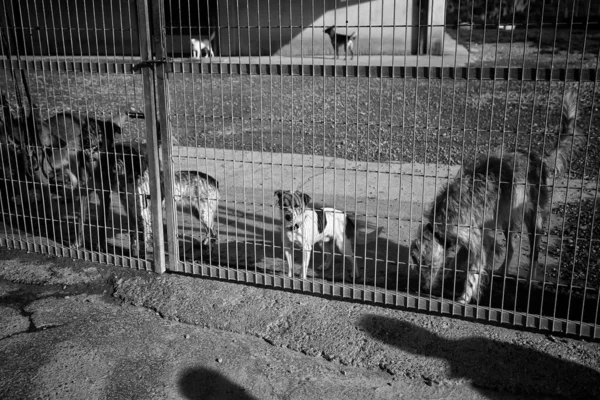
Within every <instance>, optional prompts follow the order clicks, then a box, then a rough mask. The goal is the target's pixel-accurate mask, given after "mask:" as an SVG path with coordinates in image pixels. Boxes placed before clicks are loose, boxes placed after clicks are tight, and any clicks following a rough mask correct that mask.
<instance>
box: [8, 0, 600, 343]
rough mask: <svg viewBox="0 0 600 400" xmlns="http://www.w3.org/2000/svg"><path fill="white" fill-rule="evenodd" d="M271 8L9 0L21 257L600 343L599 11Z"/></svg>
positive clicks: (13, 194) (409, 5)
mask: <svg viewBox="0 0 600 400" xmlns="http://www.w3.org/2000/svg"><path fill="white" fill-rule="evenodd" d="M259 3H260V4H261V5H262V6H258V7H253V6H251V5H250V4H249V3H246V2H241V3H239V2H231V1H225V2H217V1H212V0H209V1H201V2H188V1H172V0H164V1H157V0H153V1H150V2H144V1H142V0H136V1H125V2H118V1H114V0H112V1H108V2H99V1H94V0H85V1H83V2H79V3H77V4H75V3H72V2H67V3H64V4H63V3H61V2H59V1H48V2H41V1H32V2H17V1H10V2H8V4H7V6H6V8H5V10H2V11H0V14H2V20H1V22H2V26H1V27H0V28H1V32H2V33H1V34H2V52H1V54H0V87H1V89H2V95H3V100H2V109H3V113H2V124H1V128H2V132H1V133H2V140H1V141H0V146H1V150H2V151H1V152H0V159H1V161H2V165H3V176H2V181H1V182H0V191H1V192H2V198H1V203H0V211H1V213H2V220H3V224H2V232H1V233H0V245H1V246H4V247H9V248H18V249H26V250H28V251H36V252H42V253H47V254H53V255H58V256H64V257H72V258H77V259H84V260H91V261H96V262H104V263H109V264H114V265H121V266H125V267H130V268H137V269H145V270H151V269H154V270H156V271H158V272H161V271H162V267H163V266H166V268H167V270H169V271H173V272H179V273H186V274H190V275H194V276H205V277H211V278H217V279H224V280H230V281H236V282H244V283H249V284H254V285H261V286H265V287H270V288H279V289H288V290H296V291H301V292H306V293H309V294H317V295H324V296H330V297H335V298H344V299H352V300H357V301H362V302H367V303H373V304H378V305H383V306H390V307H401V308H406V309H412V310H420V311H426V312H431V313H436V314H443V315H448V316H457V317H463V318H469V319H473V320H477V321H482V322H491V323H499V324H503V325H506V326H514V327H522V328H530V329H536V330H539V331H544V332H552V333H563V334H570V335H577V336H582V337H589V338H595V339H597V338H599V337H600V329H599V325H598V324H599V323H600V265H599V264H598V262H597V260H596V259H597V258H598V257H597V255H598V254H600V253H599V251H600V236H598V233H599V232H598V221H597V219H598V210H600V208H599V207H598V201H597V197H598V179H599V177H600V164H599V161H598V159H597V157H595V156H594V155H595V154H597V152H598V149H599V147H600V141H599V138H600V132H598V129H599V128H598V127H600V120H599V115H600V114H599V113H598V100H599V99H598V95H599V94H600V90H599V88H598V80H599V78H598V74H599V71H600V25H599V24H598V23H597V22H596V20H597V16H598V15H599V14H598V13H599V12H600V8H598V6H597V5H596V4H595V3H594V2H592V1H587V0H586V1H578V2H570V3H569V4H570V5H571V6H570V7H568V8H565V4H563V2H557V1H534V0H531V1H524V2H505V1H495V2H494V1H487V2H486V1H484V0H482V1H479V2H477V1H473V2H459V1H453V0H448V1H445V2H444V1H437V0H433V1H427V2H425V1H418V0H416V1H412V0H403V1H387V0H378V1H371V2H367V1H347V2H344V3H343V4H342V3H339V2H338V3H335V2H318V1H316V0H315V1H309V2H306V1H305V2H293V1H289V0H285V1H284V0H280V1H272V0H271V1H265V2H259ZM301 3H302V7H301V6H300V4H301ZM558 9H560V10H561V12H560V13H556V10H558ZM481 10H483V11H481ZM330 26H336V27H337V34H338V36H335V33H334V35H333V36H330V35H329V34H328V33H327V32H326V31H325V30H326V29H327V28H328V27H330ZM192 39H193V40H194V41H193V40H192ZM349 42H352V43H351V44H350V48H349V47H348V46H349ZM336 50H337V51H338V53H339V54H337V55H336ZM346 53H348V54H346ZM571 93H572V95H573V100H572V103H569V104H573V108H567V111H568V112H567V114H569V113H570V112H572V113H571V114H569V115H571V116H575V115H576V119H575V126H577V131H575V132H576V133H577V135H582V138H583V139H582V141H581V143H580V145H577V143H579V142H577V140H578V137H576V138H575V142H576V143H575V145H574V146H573V147H569V146H568V143H570V142H568V140H567V141H566V142H564V143H567V145H564V144H563V148H562V151H563V152H562V153H561V154H560V155H559V158H558V160H559V162H561V160H566V164H565V165H564V171H562V170H561V171H556V172H561V173H560V174H559V173H556V174H555V171H554V169H553V168H552V166H553V165H555V164H556V163H557V161H556V160H557V158H556V157H555V158H554V159H552V158H551V155H552V154H554V153H552V151H553V149H554V148H555V146H556V143H558V142H559V141H560V140H561V138H563V139H562V140H563V141H564V140H565V139H564V138H565V137H571V136H569V135H570V134H572V133H573V131H572V130H569V129H571V128H568V127H569V126H572V125H569V123H572V122H573V120H572V119H571V120H569V121H567V122H568V123H567V124H564V123H561V112H562V104H563V100H564V99H565V98H566V99H569V98H570V97H569V96H571ZM56 121H59V122H58V123H57V122H56ZM60 121H63V122H60ZM64 121H66V122H64ZM107 122H110V123H111V124H106V123H107ZM113 122H114V123H115V124H116V125H115V126H113V125H112V123H113ZM565 129H566V130H565ZM109 131H110V132H109ZM565 135H566V136H565ZM473 169H477V171H479V174H473V173H470V171H472V170H473ZM448 188H449V189H448ZM277 191H284V192H285V191H290V193H284V192H281V193H279V194H277ZM296 191H297V192H299V193H296V194H294V192H296ZM481 193H486V195H482V194H481ZM506 193H509V195H508V197H506V196H505V197H502V196H503V194H506ZM304 195H306V196H308V197H305V196H304ZM434 203H435V204H437V206H436V207H433V204H434ZM82 204H83V205H85V207H83V206H82ZM282 205H283V208H282ZM161 207H162V208H161ZM486 207H487V208H486ZM483 209H485V210H487V211H485V212H484V211H482V210H483ZM535 209H537V210H538V211H540V215H539V218H540V224H541V225H539V224H537V222H536V217H535V212H533V215H534V216H533V217H532V216H531V212H532V211H531V210H535ZM461 213H462V214H461ZM528 213H529V214H528ZM509 214H510V215H512V217H513V220H514V223H513V224H512V225H510V226H509V227H507V226H506V224H505V221H506V220H507V218H509V217H508V215H509ZM457 215H464V216H466V217H465V218H463V219H461V220H459V219H460V218H458V217H457ZM163 217H164V223H162V224H161V223H160V221H162V220H163ZM286 218H289V220H286ZM532 218H533V219H532ZM286 221H287V222H286ZM530 221H534V222H530ZM528 222H529V226H532V225H531V224H533V226H534V228H535V229H533V230H534V232H528V229H527V225H528ZM304 224H306V227H305V225H304ZM503 224H504V225H503ZM458 231H461V232H463V234H462V236H460V235H457V234H455V232H458ZM81 232H82V233H83V234H80V233H81ZM465 232H466V233H465ZM163 235H164V243H163V241H162V239H161V236H163ZM336 235H337V236H336ZM322 239H326V240H325V241H323V240H322ZM329 239H332V240H333V239H335V240H336V241H337V243H338V244H339V246H338V247H333V246H332V244H333V243H334V242H333V241H327V240H329ZM507 239H508V240H507ZM79 240H81V241H82V242H78V241H79ZM290 240H296V241H297V242H298V243H297V244H296V250H295V251H291V249H292V246H291V243H290V242H289V241H290ZM300 242H304V244H305V248H304V250H305V252H303V251H302V246H300ZM313 242H314V243H313ZM536 242H539V243H538V246H537V248H538V249H539V256H538V262H539V263H538V265H537V266H535V265H532V264H531V261H530V258H531V248H532V247H536V245H535V244H536ZM510 243H512V248H513V249H514V252H513V256H512V259H511V261H512V262H511V263H510V265H508V266H507V268H506V269H505V270H504V271H503V270H502V269H501V268H500V266H501V264H502V263H503V260H505V259H506V258H507V256H508V253H509V250H508V249H509V247H510ZM290 251H291V252H290ZM480 254H483V256H480ZM288 255H291V256H292V258H291V260H292V266H291V269H292V271H291V272H292V273H291V275H290V265H289V261H288V260H289V259H288ZM344 255H345V256H344ZM329 256H332V258H333V260H332V263H331V265H330V266H329V267H327V268H325V267H323V265H324V264H327V259H328V258H329ZM303 257H304V258H306V259H309V260H310V262H308V263H307V265H306V276H304V274H305V271H304V268H303V267H304V266H303V264H302V260H303ZM481 257H483V258H481ZM482 260H483V261H482ZM157 266H158V267H157ZM353 267H355V268H353ZM430 277H431V279H430ZM479 280H481V281H482V283H481V285H480V286H479V287H477V286H478V285H477V283H473V282H479ZM466 281H467V282H469V281H470V282H471V286H470V287H471V292H470V294H469V296H468V298H467V300H466V301H465V297H464V296H465V295H466V294H467V290H465V287H466V286H465V282H466ZM436 283H437V284H436ZM467 287H469V286H468V285H467ZM477 289H479V290H477ZM461 300H462V301H461Z"/></svg>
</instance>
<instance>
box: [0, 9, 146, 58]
mask: <svg viewBox="0 0 600 400" xmlns="http://www.w3.org/2000/svg"><path fill="white" fill-rule="evenodd" d="M5 5H6V7H5V10H6V14H7V16H8V18H9V19H10V21H9V25H13V24H14V26H16V27H17V29H15V30H14V32H15V39H16V43H15V41H13V42H12V44H11V46H12V47H14V48H13V49H12V53H13V54H16V53H17V52H18V54H20V55H92V56H93V55H98V56H105V55H106V56H121V55H137V54H139V48H138V40H137V15H136V7H135V0H83V1H81V0H66V1H65V0H27V1H22V0H11V1H7V2H5Z"/></svg>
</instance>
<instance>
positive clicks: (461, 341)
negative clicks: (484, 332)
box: [359, 315, 600, 399]
mask: <svg viewBox="0 0 600 400" xmlns="http://www.w3.org/2000/svg"><path fill="white" fill-rule="evenodd" d="M359 325H360V328H361V329H363V330H365V331H366V332H367V333H368V334H369V335H370V336H372V337H373V338H374V339H376V340H378V341H380V342H382V343H384V344H386V345H389V346H394V347H396V348H398V349H400V350H402V351H404V352H406V353H409V354H414V355H415V356H417V357H418V358H415V361H416V362H423V359H422V357H429V358H437V359H440V360H443V361H444V363H445V364H446V365H447V366H448V368H449V369H450V372H449V374H447V375H448V376H449V377H450V378H452V379H456V380H467V381H469V382H471V383H472V385H473V386H474V387H475V388H481V394H482V396H487V397H489V398H498V399H499V398H502V396H501V395H500V394H498V393H493V394H490V393H489V392H488V390H495V391H499V392H510V393H517V394H523V395H525V397H527V395H530V396H531V395H536V398H537V396H540V395H542V394H545V395H548V396H550V397H552V398H555V397H558V398H570V399H575V398H578V399H593V398H596V399H597V398H600V386H599V385H598V382H600V373H598V371H595V370H594V369H592V368H588V367H585V366H582V365H580V364H577V363H575V362H572V361H569V360H566V359H561V358H557V357H553V356H550V355H547V354H544V353H541V352H539V351H536V350H532V349H528V348H526V347H524V346H521V345H517V344H513V343H507V342H503V341H499V340H493V339H487V338H483V337H466V338H458V339H451V338H449V337H444V335H439V334H437V333H434V332H431V331H429V330H427V329H424V328H421V327H419V326H416V325H414V324H412V323H409V322H405V321H400V320H397V319H394V318H389V317H383V316H378V315H368V316H365V317H363V318H362V320H361V321H360V322H359ZM443 332H444V333H447V334H448V336H452V331H451V330H445V331H443ZM557 346H558V345H557ZM426 379H430V378H427V377H426Z"/></svg>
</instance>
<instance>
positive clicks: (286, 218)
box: [284, 214, 294, 222]
mask: <svg viewBox="0 0 600 400" xmlns="http://www.w3.org/2000/svg"><path fill="white" fill-rule="evenodd" d="M284 218H285V220H286V221H288V222H291V221H292V219H294V218H293V216H292V214H285V216H284Z"/></svg>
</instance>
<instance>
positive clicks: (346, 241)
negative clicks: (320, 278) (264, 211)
mask: <svg viewBox="0 0 600 400" xmlns="http://www.w3.org/2000/svg"><path fill="white" fill-rule="evenodd" d="M275 196H276V197H277V206H278V207H279V210H280V212H281V220H282V225H283V226H282V238H283V249H284V250H283V251H284V254H285V258H286V260H287V264H288V268H289V270H288V276H289V277H290V278H291V277H292V276H293V273H294V256H293V254H294V253H293V247H294V245H297V246H298V247H301V248H302V279H306V274H307V271H308V264H309V262H310V253H311V252H312V249H313V246H314V245H315V244H316V243H321V244H322V246H323V251H324V252H325V253H326V257H325V262H324V264H323V268H324V269H328V268H329V267H331V264H332V261H333V254H334V251H335V247H336V246H337V248H338V249H339V250H340V251H341V252H342V254H343V255H344V257H347V259H348V262H349V264H350V268H351V269H350V270H351V274H352V277H353V278H357V279H358V278H360V270H358V269H356V266H355V265H354V252H353V251H352V240H351V239H352V238H353V237H354V222H353V221H352V219H351V218H350V217H349V216H348V215H347V214H346V213H345V212H343V211H340V210H336V209H335V208H330V207H326V208H315V209H313V208H308V207H307V206H308V204H309V203H310V200H311V199H310V196H309V195H307V194H304V193H302V192H290V191H287V190H285V191H284V190H277V191H276V192H275Z"/></svg>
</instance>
